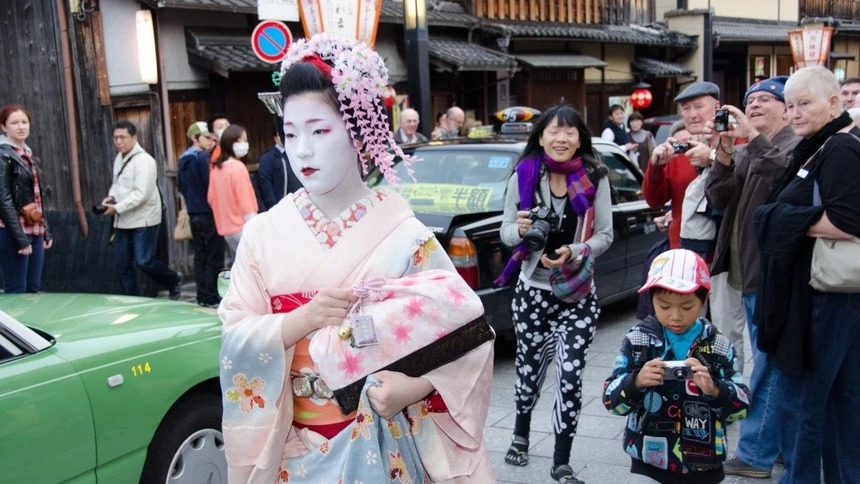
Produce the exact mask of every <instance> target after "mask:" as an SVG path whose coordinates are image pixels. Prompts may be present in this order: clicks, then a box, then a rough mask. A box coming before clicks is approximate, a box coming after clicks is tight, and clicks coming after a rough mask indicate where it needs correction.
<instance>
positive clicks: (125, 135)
mask: <svg viewBox="0 0 860 484" xmlns="http://www.w3.org/2000/svg"><path fill="white" fill-rule="evenodd" d="M127 139H131V136H129V135H127V134H121V135H118V136H114V137H113V140H114V141H125V140H127Z"/></svg>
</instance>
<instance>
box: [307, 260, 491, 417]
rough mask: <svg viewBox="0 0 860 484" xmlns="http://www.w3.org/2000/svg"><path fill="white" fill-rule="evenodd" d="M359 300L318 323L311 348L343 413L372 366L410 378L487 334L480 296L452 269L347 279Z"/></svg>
mask: <svg viewBox="0 0 860 484" xmlns="http://www.w3.org/2000/svg"><path fill="white" fill-rule="evenodd" d="M353 291H354V292H355V294H356V296H358V297H359V302H358V303H357V304H356V306H355V307H354V308H353V309H352V312H351V314H350V316H349V317H348V318H347V319H345V320H344V322H343V324H342V325H341V326H329V327H327V328H323V329H320V330H318V331H317V332H316V333H315V334H314V335H313V337H312V338H311V343H310V355H311V358H312V359H313V361H314V366H315V367H316V369H317V371H318V372H319V374H320V376H321V377H322V379H323V381H325V383H326V384H327V385H328V387H329V388H330V389H331V390H332V391H333V393H334V395H335V399H336V400H337V402H338V405H340V407H341V409H342V411H343V412H344V414H347V413H349V412H351V411H353V410H354V409H355V408H356V407H357V405H358V399H359V395H360V393H361V388H362V387H363V385H364V380H365V378H366V377H367V376H368V375H370V374H372V373H375V372H377V371H379V370H391V371H399V372H402V373H405V374H407V375H409V376H413V377H417V376H421V375H424V374H426V373H427V372H429V371H431V370H433V369H436V368H438V367H440V366H442V365H444V364H447V363H450V362H451V361H454V360H456V359H457V358H459V357H460V356H462V355H463V354H465V353H467V352H469V351H471V350H472V349H474V348H477V347H478V346H480V345H481V344H483V343H484V342H486V341H490V340H492V339H493V338H494V336H495V335H494V333H493V330H492V328H491V327H490V326H489V324H487V322H486V320H485V319H484V318H483V314H484V307H483V305H482V304H481V299H480V298H479V297H478V295H477V294H475V292H474V291H473V290H472V289H471V288H470V287H469V286H468V285H467V284H466V282H465V281H464V280H463V278H461V277H460V276H459V275H458V274H456V273H453V272H449V271H444V270H438V269H435V270H428V271H424V272H419V273H416V274H412V275H409V276H406V277H402V278H392V279H373V280H369V281H362V282H359V283H357V284H356V285H355V286H353Z"/></svg>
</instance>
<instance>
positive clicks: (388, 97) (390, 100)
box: [382, 86, 397, 111]
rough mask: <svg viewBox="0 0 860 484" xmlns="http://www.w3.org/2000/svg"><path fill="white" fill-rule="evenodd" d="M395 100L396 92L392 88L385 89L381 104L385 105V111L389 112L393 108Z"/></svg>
mask: <svg viewBox="0 0 860 484" xmlns="http://www.w3.org/2000/svg"><path fill="white" fill-rule="evenodd" d="M396 100H397V91H395V90H394V87H393V86H387V87H386V88H385V94H383V95H382V102H383V103H384V104H385V109H387V110H389V111H391V110H392V109H393V108H394V101H396Z"/></svg>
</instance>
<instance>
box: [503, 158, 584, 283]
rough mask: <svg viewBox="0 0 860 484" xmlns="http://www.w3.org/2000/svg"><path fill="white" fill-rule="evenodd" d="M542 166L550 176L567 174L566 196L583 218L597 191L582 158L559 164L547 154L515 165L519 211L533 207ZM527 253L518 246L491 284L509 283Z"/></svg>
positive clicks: (525, 248) (526, 257)
mask: <svg viewBox="0 0 860 484" xmlns="http://www.w3.org/2000/svg"><path fill="white" fill-rule="evenodd" d="M541 164H545V165H546V168H547V170H549V172H550V173H563V174H565V175H567V197H568V198H569V199H570V206H571V207H572V208H573V211H574V212H576V214H577V215H578V216H579V217H580V218H582V217H583V216H584V215H585V213H586V212H587V211H588V209H590V208H591V206H592V205H593V204H594V195H595V193H596V191H597V190H596V189H595V187H594V185H593V184H592V183H591V180H589V179H588V175H586V173H585V167H584V166H583V163H582V157H579V156H576V157H574V158H573V159H571V160H570V161H567V162H562V163H559V162H557V161H553V160H552V159H551V158H549V157H548V156H546V153H544V154H542V155H541V156H538V157H535V158H526V159H524V160H522V161H520V163H519V164H518V165H517V190H518V192H519V194H520V208H519V209H520V210H531V209H532V208H534V203H535V201H534V197H535V192H536V191H537V190H538V181H539V180H540V169H541ZM529 255H530V252H529V249H528V248H527V247H526V245H525V244H524V243H521V244H520V245H518V246H517V247H516V248H515V249H514V252H513V255H511V259H510V260H509V261H508V263H507V264H506V265H505V269H504V270H503V271H502V273H501V274H500V275H499V277H498V278H496V280H495V281H493V284H495V285H497V286H502V285H504V284H505V283H507V282H508V280H509V279H510V278H511V276H513V275H514V274H515V273H516V272H517V271H518V270H519V268H520V265H522V262H523V261H524V260H526V259H528V258H529Z"/></svg>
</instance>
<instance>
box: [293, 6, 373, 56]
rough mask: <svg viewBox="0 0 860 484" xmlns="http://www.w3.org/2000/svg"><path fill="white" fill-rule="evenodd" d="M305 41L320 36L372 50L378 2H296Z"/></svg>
mask: <svg viewBox="0 0 860 484" xmlns="http://www.w3.org/2000/svg"><path fill="white" fill-rule="evenodd" d="M298 1H299V13H300V14H301V18H302V26H303V27H304V30H305V37H311V36H312V35H314V34H318V33H320V32H326V33H327V34H329V35H333V36H337V37H348V38H352V39H358V40H360V41H362V42H366V43H367V45H369V46H370V47H373V44H374V43H375V42H376V27H377V25H378V23H379V10H380V9H381V8H382V0H298Z"/></svg>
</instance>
